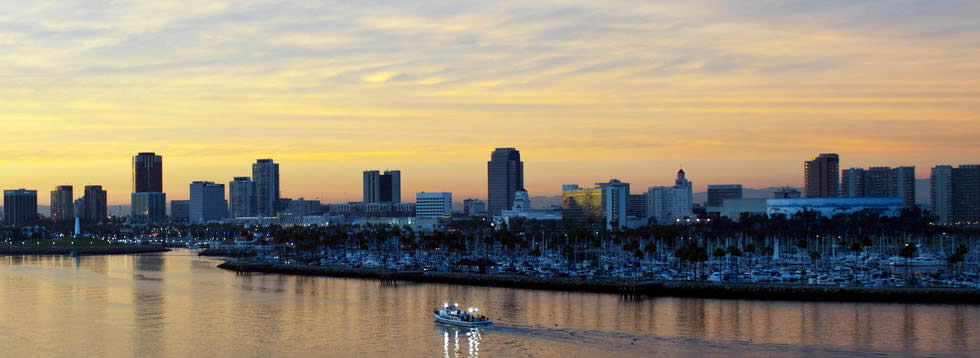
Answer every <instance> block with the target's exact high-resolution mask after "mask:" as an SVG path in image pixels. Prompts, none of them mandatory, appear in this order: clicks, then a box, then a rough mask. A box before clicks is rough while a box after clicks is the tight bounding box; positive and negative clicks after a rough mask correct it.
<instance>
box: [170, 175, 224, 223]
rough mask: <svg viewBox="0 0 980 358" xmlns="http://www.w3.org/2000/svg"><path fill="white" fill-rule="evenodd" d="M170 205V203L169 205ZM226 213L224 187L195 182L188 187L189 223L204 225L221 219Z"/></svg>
mask: <svg viewBox="0 0 980 358" xmlns="http://www.w3.org/2000/svg"><path fill="white" fill-rule="evenodd" d="M171 205H172V203H171ZM227 213H228V203H227V202H226V201H225V185H224V184H216V183H214V182H210V181H196V182H193V183H191V185H190V214H189V216H190V221H191V222H192V223H206V222H209V221H213V220H220V219H223V218H224V217H225V216H226V215H227Z"/></svg>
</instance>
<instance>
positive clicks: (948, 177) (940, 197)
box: [930, 165, 980, 224]
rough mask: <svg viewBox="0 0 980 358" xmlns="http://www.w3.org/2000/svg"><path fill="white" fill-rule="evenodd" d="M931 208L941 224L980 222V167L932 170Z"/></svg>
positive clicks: (946, 166)
mask: <svg viewBox="0 0 980 358" xmlns="http://www.w3.org/2000/svg"><path fill="white" fill-rule="evenodd" d="M930 184H931V188H930V192H931V194H932V195H931V196H932V199H931V206H932V211H933V215H936V216H937V217H938V219H939V222H940V223H945V224H957V223H973V222H977V221H980V165H960V166H959V167H956V168H953V167H952V166H948V165H940V166H937V167H935V168H932V175H931V177H930Z"/></svg>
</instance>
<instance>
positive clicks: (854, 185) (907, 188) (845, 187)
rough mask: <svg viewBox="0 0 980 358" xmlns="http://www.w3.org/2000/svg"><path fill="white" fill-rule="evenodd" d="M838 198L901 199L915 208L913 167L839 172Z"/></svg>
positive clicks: (874, 168)
mask: <svg viewBox="0 0 980 358" xmlns="http://www.w3.org/2000/svg"><path fill="white" fill-rule="evenodd" d="M840 196H841V197H845V198H848V197H849V198H902V201H903V202H904V203H905V206H909V207H911V206H915V167H897V168H888V167H871V168H868V169H861V168H850V169H847V170H842V171H841V187H840Z"/></svg>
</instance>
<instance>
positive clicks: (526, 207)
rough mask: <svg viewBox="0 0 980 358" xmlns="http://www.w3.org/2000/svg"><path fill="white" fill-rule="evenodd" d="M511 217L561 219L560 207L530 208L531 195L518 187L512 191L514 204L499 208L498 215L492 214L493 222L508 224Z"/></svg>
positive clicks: (540, 219)
mask: <svg viewBox="0 0 980 358" xmlns="http://www.w3.org/2000/svg"><path fill="white" fill-rule="evenodd" d="M511 218H523V219H525V220H538V221H544V220H561V218H562V216H561V208H557V209H555V208H552V209H550V210H549V209H544V210H537V209H532V208H531V196H530V195H528V193H527V190H525V189H523V188H522V189H520V190H518V191H516V192H514V206H513V207H512V208H511V209H510V210H501V211H500V215H499V216H494V217H493V220H494V222H495V223H497V224H500V223H506V224H508V225H510V219H511Z"/></svg>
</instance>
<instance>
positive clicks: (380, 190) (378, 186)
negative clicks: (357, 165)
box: [363, 170, 402, 204]
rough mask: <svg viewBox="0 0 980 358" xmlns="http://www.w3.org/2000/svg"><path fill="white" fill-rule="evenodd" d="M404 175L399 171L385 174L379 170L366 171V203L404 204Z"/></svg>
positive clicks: (390, 171) (389, 171) (387, 171)
mask: <svg viewBox="0 0 980 358" xmlns="http://www.w3.org/2000/svg"><path fill="white" fill-rule="evenodd" d="M401 177H402V173H401V171H399V170H385V172H384V174H381V172H379V171H377V170H365V171H364V200H363V202H365V203H393V204H398V203H401V202H402V188H401V186H402V179H401Z"/></svg>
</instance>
